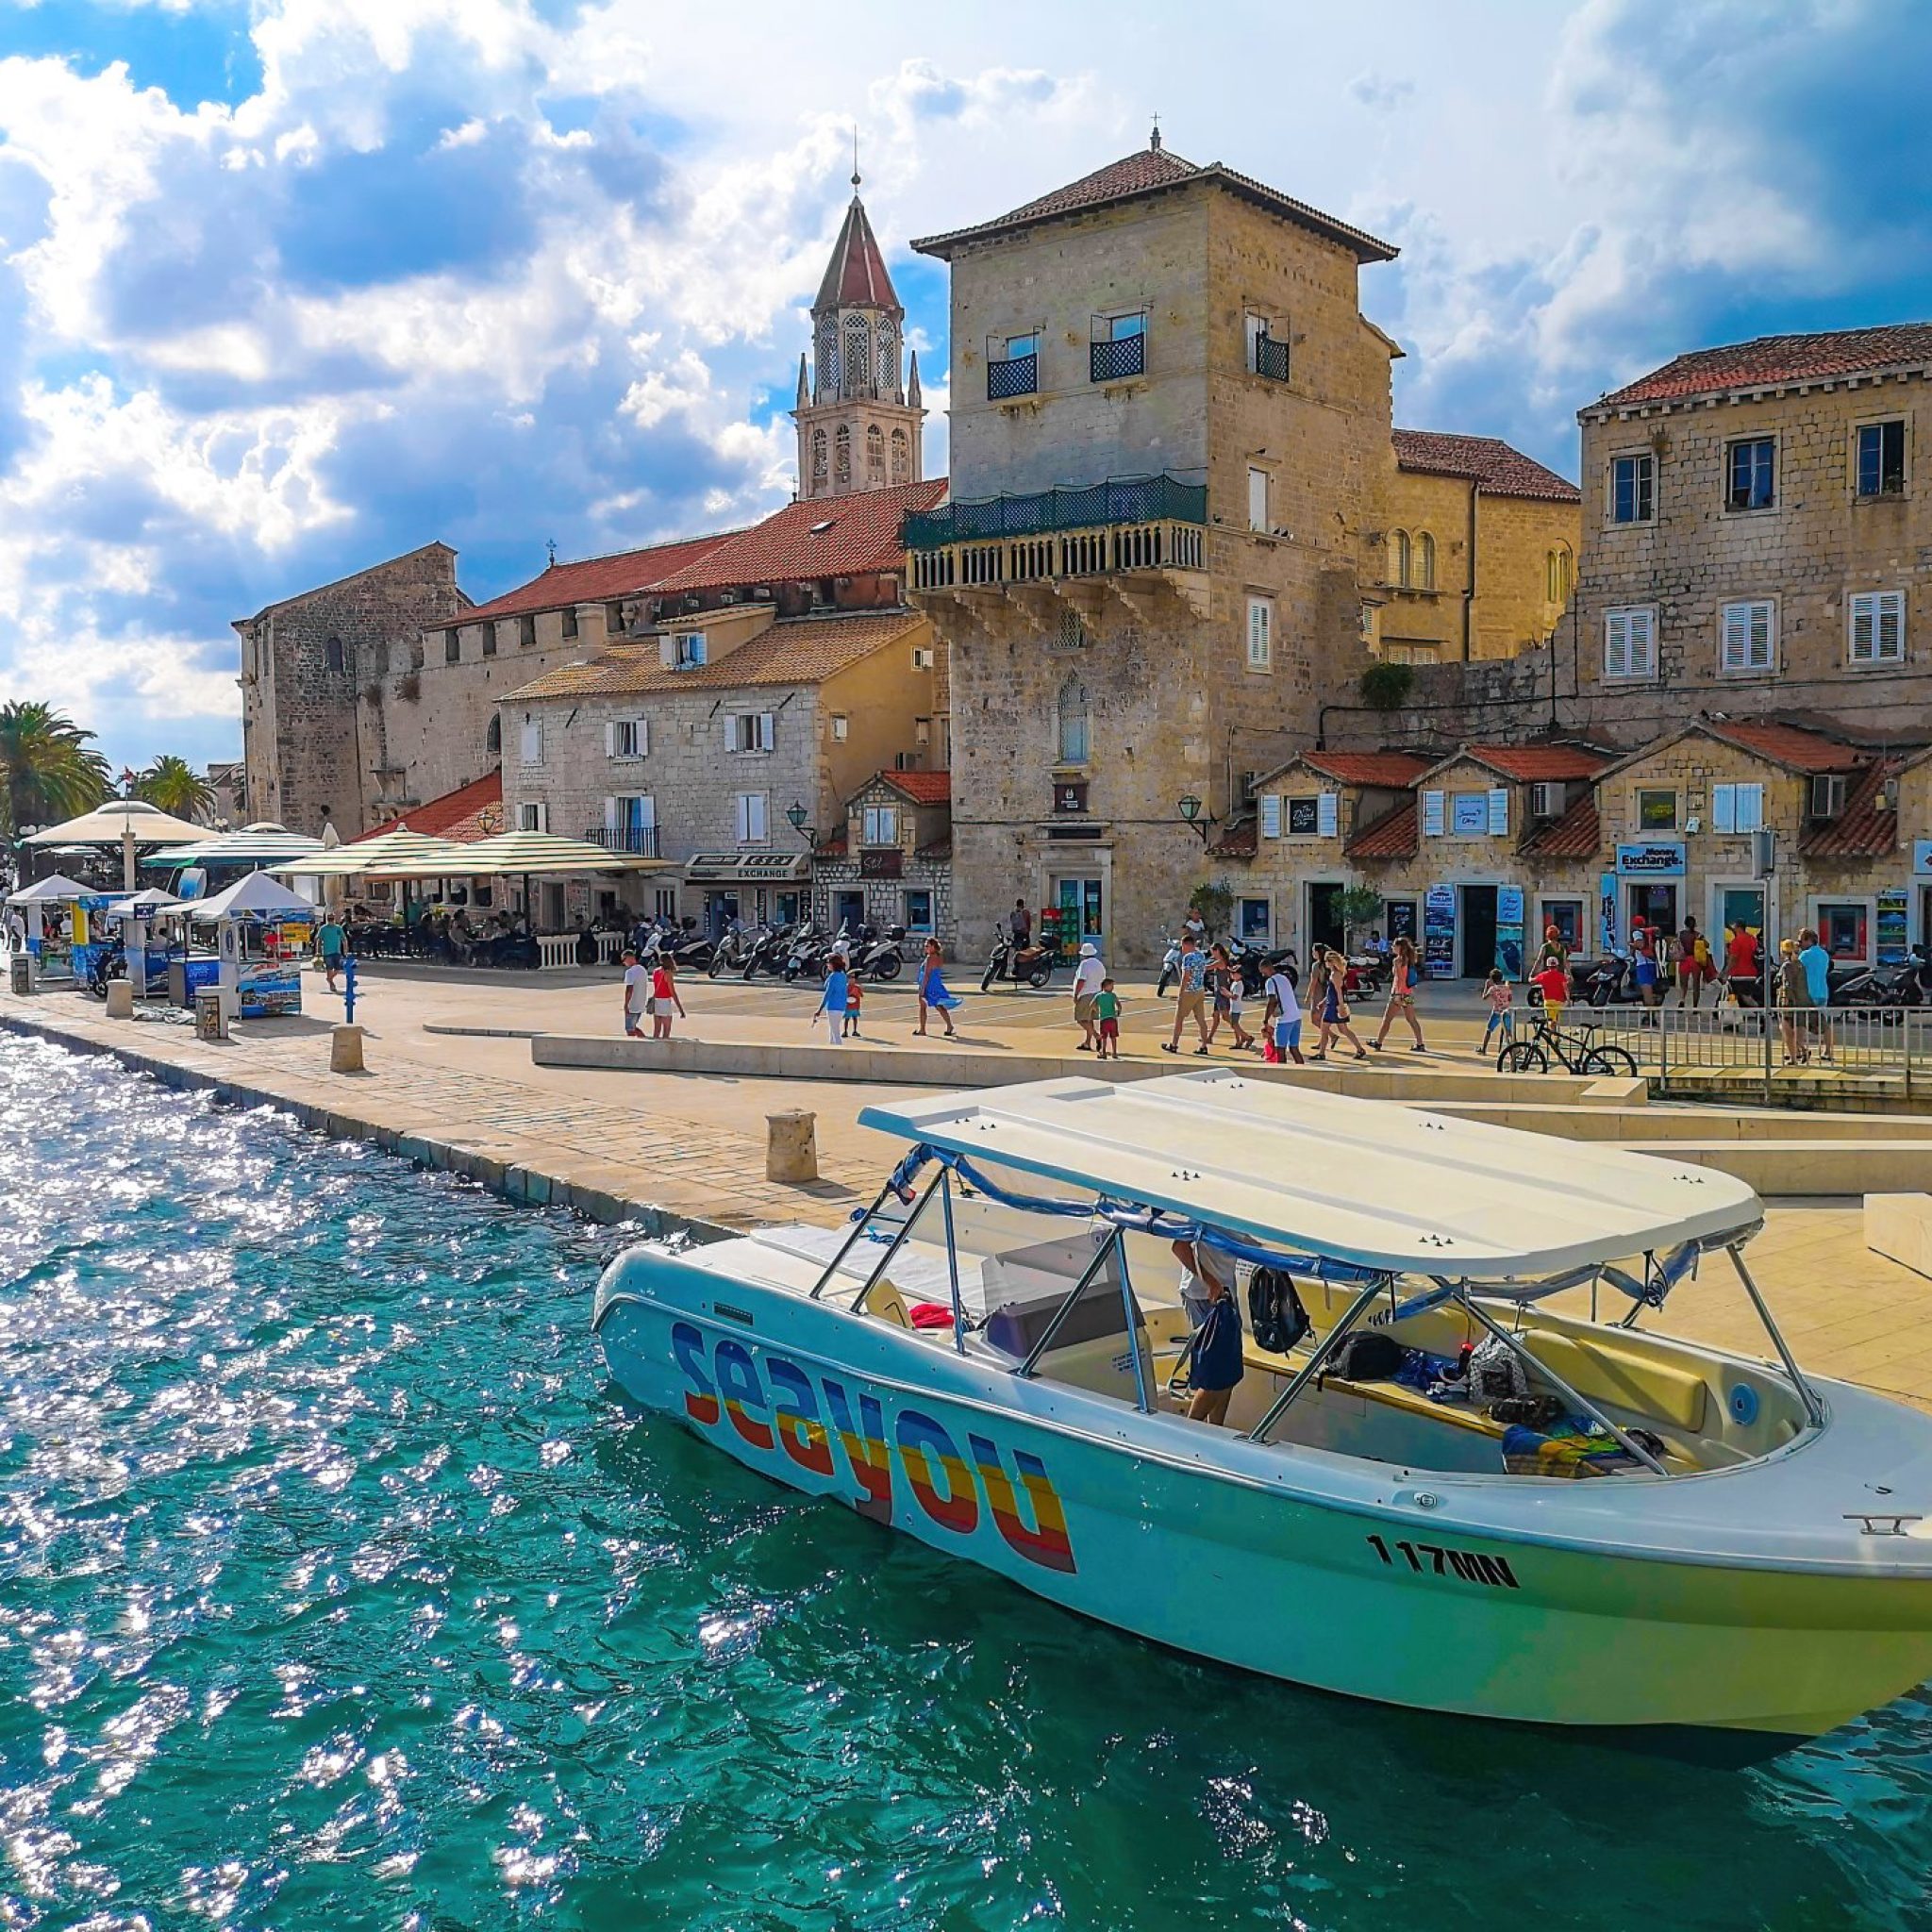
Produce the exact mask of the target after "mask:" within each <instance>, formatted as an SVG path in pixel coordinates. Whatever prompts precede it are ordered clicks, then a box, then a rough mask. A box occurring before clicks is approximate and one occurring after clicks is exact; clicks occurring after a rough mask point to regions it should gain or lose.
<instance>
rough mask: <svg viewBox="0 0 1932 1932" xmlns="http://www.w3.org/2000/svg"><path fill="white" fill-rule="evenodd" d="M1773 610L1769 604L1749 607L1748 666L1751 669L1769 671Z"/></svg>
mask: <svg viewBox="0 0 1932 1932" xmlns="http://www.w3.org/2000/svg"><path fill="white" fill-rule="evenodd" d="M1773 618H1774V609H1773V607H1772V606H1771V605H1770V604H1754V605H1752V607H1751V643H1750V652H1751V656H1750V659H1749V662H1750V666H1751V669H1752V670H1753V671H1769V670H1770V669H1771V657H1772V623H1773Z"/></svg>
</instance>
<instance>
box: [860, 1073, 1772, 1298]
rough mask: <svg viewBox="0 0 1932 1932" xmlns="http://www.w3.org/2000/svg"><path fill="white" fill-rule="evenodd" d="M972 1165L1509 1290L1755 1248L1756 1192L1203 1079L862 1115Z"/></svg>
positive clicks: (962, 1099)
mask: <svg viewBox="0 0 1932 1932" xmlns="http://www.w3.org/2000/svg"><path fill="white" fill-rule="evenodd" d="M858 1118H859V1122H860V1124H862V1125H864V1126H869V1127H878V1128H881V1129H883V1130H884V1131H885V1132H887V1133H889V1134H897V1135H900V1136H902V1137H903V1138H904V1139H906V1140H908V1141H925V1142H927V1143H929V1144H930V1145H932V1146H935V1147H943V1148H950V1149H955V1150H957V1151H958V1152H959V1153H961V1154H964V1155H965V1156H967V1157H968V1158H969V1159H971V1160H973V1161H974V1162H984V1163H986V1164H988V1165H994V1164H997V1165H998V1166H1000V1167H1003V1168H1007V1169H1009V1170H1018V1171H1020V1172H1022V1173H1024V1174H1041V1175H1045V1176H1047V1177H1049V1178H1051V1179H1054V1180H1058V1181H1065V1182H1068V1183H1070V1184H1071V1185H1073V1186H1074V1187H1076V1188H1079V1189H1082V1190H1091V1191H1096V1192H1100V1193H1105V1194H1107V1195H1108V1196H1109V1197H1111V1198H1113V1199H1117V1200H1123V1201H1129V1202H1135V1203H1141V1204H1146V1205H1149V1206H1153V1207H1157V1208H1165V1209H1170V1210H1172V1211H1173V1212H1174V1213H1177V1214H1180V1215H1184V1216H1186V1217H1188V1218H1189V1219H1192V1220H1201V1221H1206V1222H1208V1223H1211V1224H1214V1225H1217V1226H1220V1227H1224V1228H1227V1229H1229V1230H1230V1231H1233V1232H1238V1233H1242V1234H1246V1235H1249V1236H1253V1237H1257V1238H1258V1239H1260V1240H1262V1241H1270V1242H1279V1243H1281V1244H1282V1245H1283V1246H1285V1247H1287V1248H1289V1249H1291V1250H1292V1251H1295V1252H1303V1253H1312V1254H1316V1255H1322V1256H1326V1257H1332V1258H1334V1259H1336V1260H1341V1261H1351V1262H1355V1263H1357V1265H1359V1266H1362V1267H1367V1268H1375V1269H1384V1268H1386V1269H1389V1270H1391V1271H1392V1272H1394V1273H1397V1274H1429V1275H1441V1276H1444V1277H1446V1278H1450V1279H1463V1280H1472V1281H1474V1280H1485V1281H1501V1280H1507V1279H1513V1278H1516V1277H1520V1276H1539V1275H1548V1274H1557V1273H1560V1272H1562V1271H1563V1270H1565V1269H1570V1268H1576V1267H1581V1266H1584V1265H1586V1264H1588V1263H1592V1262H1606V1261H1616V1260H1623V1259H1627V1258H1629V1257H1632V1256H1637V1255H1641V1254H1645V1253H1648V1252H1651V1251H1654V1250H1655V1251H1662V1250H1666V1249H1670V1248H1674V1247H1676V1246H1677V1245H1678V1244H1679V1243H1680V1242H1683V1241H1703V1242H1707V1243H1708V1242H1713V1241H1723V1240H1724V1239H1726V1238H1729V1237H1733V1236H1735V1237H1737V1238H1740V1239H1741V1238H1742V1237H1744V1236H1746V1235H1748V1234H1749V1233H1750V1232H1751V1231H1752V1230H1753V1229H1754V1228H1755V1227H1756V1226H1757V1224H1758V1222H1759V1221H1760V1220H1761V1219H1762V1218H1763V1211H1764V1210H1763V1208H1762V1206H1761V1204H1760V1203H1759V1201H1758V1199H1757V1194H1756V1193H1755V1192H1753V1191H1752V1190H1751V1189H1750V1188H1748V1187H1746V1186H1745V1184H1744V1183H1743V1182H1742V1181H1740V1180H1738V1179H1736V1178H1734V1177H1733V1176H1732V1175H1730V1174H1722V1173H1719V1172H1718V1171H1717V1170H1716V1169H1713V1168H1705V1167H1689V1166H1685V1165H1682V1164H1681V1163H1679V1162H1676V1161H1672V1160H1658V1159H1657V1158H1653V1157H1652V1156H1650V1155H1647V1154H1627V1153H1624V1152H1623V1151H1621V1150H1619V1149H1614V1148H1604V1147H1601V1146H1599V1145H1597V1144H1595V1143H1593V1142H1591V1141H1564V1140H1558V1139H1557V1138H1555V1137H1554V1136H1552V1135H1547V1134H1530V1133H1524V1132H1523V1131H1521V1130H1520V1129H1517V1128H1514V1127H1497V1126H1491V1125H1489V1124H1487V1123H1485V1122H1480V1121H1468V1120H1461V1119H1457V1118H1455V1117H1453V1116H1449V1115H1443V1114H1432V1113H1425V1112H1423V1111H1420V1110H1418V1109H1416V1108H1408V1107H1404V1106H1401V1105H1398V1104H1397V1103H1396V1102H1393V1101H1386V1100H1357V1099H1354V1098H1351V1097H1349V1096H1347V1095H1343V1094H1337V1093H1320V1092H1315V1091H1311V1090H1309V1089H1307V1088H1305V1087H1293V1086H1290V1085H1288V1084H1286V1083H1285V1082H1277V1081H1273V1080H1258V1079H1255V1078H1252V1077H1250V1076H1248V1075H1246V1074H1242V1073H1241V1072H1239V1071H1237V1070H1235V1069H1232V1068H1228V1069H1219V1068H1203V1069H1202V1070H1201V1071H1200V1072H1198V1073H1191V1074H1170V1075H1167V1076H1165V1077H1161V1078H1156V1079H1150V1080H1129V1081H1122V1082H1119V1083H1116V1082H1112V1081H1108V1080H1093V1079H1080V1078H1074V1079H1064V1080H1039V1081H1034V1082H1032V1083H1030V1084H1027V1085H1024V1086H1017V1087H995V1088H990V1089H985V1090H982V1091H977V1092H972V1093H963V1094H957V1095H951V1096H944V1095H942V1096H940V1097H937V1098H934V1099H928V1100H907V1101H904V1102H887V1103H885V1104H882V1105H878V1106H874V1107H868V1108H865V1109H864V1111H863V1112H861V1113H860V1115H859V1116H858Z"/></svg>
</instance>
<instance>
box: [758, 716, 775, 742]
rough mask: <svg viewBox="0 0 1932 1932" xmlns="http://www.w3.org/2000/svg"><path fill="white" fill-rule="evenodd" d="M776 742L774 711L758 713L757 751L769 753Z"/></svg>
mask: <svg viewBox="0 0 1932 1932" xmlns="http://www.w3.org/2000/svg"><path fill="white" fill-rule="evenodd" d="M777 741H778V717H777V713H776V712H775V711H760V712H759V713H758V749H759V750H760V751H770V750H771V748H772V747H773V746H774V744H775V743H777Z"/></svg>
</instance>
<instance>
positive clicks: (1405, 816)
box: [1341, 798, 1416, 858]
mask: <svg viewBox="0 0 1932 1932" xmlns="http://www.w3.org/2000/svg"><path fill="white" fill-rule="evenodd" d="M1415 848H1416V808H1415V800H1414V799H1412V798H1406V799H1404V800H1403V802H1402V803H1401V804H1400V805H1398V806H1397V807H1396V808H1395V809H1394V810H1393V811H1390V812H1384V813H1383V814H1382V816H1381V817H1380V818H1378V819H1377V820H1376V821H1375V823H1374V824H1373V825H1364V826H1363V827H1362V829H1361V830H1360V831H1358V832H1357V833H1356V835H1355V836H1354V837H1353V838H1352V839H1350V840H1349V841H1348V843H1347V844H1346V845H1344V846H1343V847H1342V848H1341V849H1342V850H1343V851H1344V852H1345V853H1346V854H1347V855H1348V856H1349V858H1414V857H1415Z"/></svg>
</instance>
